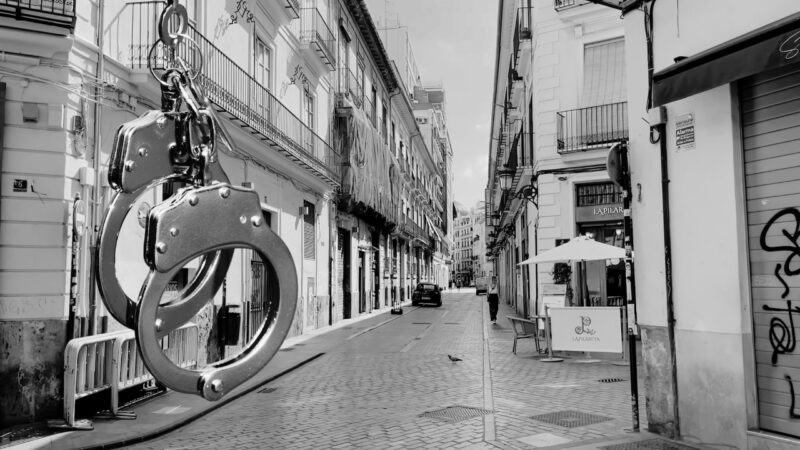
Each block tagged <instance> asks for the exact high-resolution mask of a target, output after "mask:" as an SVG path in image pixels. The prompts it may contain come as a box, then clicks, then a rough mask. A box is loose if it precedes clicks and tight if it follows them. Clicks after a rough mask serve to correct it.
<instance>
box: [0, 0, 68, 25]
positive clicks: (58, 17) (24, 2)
mask: <svg viewBox="0 0 800 450" xmlns="http://www.w3.org/2000/svg"><path fill="white" fill-rule="evenodd" d="M0 16H5V17H12V18H14V19H17V20H24V21H28V22H35V23H41V24H44V25H54V26H57V27H63V28H67V29H69V30H70V31H72V30H74V29H75V0H0Z"/></svg>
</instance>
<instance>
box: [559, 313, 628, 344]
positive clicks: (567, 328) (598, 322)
mask: <svg viewBox="0 0 800 450" xmlns="http://www.w3.org/2000/svg"><path fill="white" fill-rule="evenodd" d="M550 317H551V319H550V320H551V322H550V323H551V332H552V335H553V340H552V345H553V350H564V351H578V352H610V353H622V331H621V323H620V320H621V319H620V308H609V307H605V308H586V307H578V308H550Z"/></svg>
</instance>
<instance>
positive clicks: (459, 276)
mask: <svg viewBox="0 0 800 450" xmlns="http://www.w3.org/2000/svg"><path fill="white" fill-rule="evenodd" d="M454 230H455V231H454V234H455V238H454V239H455V249H454V250H453V282H454V283H455V284H456V285H457V286H459V287H465V286H469V285H470V284H471V283H472V282H473V281H474V273H473V259H472V252H473V246H472V243H473V241H474V229H473V223H472V214H470V213H469V212H468V211H463V212H462V211H459V212H458V216H457V217H456V220H455V228H454Z"/></svg>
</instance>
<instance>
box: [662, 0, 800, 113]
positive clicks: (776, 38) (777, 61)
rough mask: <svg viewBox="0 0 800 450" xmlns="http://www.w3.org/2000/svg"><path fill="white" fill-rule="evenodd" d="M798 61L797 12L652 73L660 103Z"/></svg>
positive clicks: (799, 28) (799, 34) (799, 18)
mask: <svg viewBox="0 0 800 450" xmlns="http://www.w3.org/2000/svg"><path fill="white" fill-rule="evenodd" d="M797 63H800V13H797V14H793V15H791V16H788V17H786V18H784V19H781V20H779V21H777V22H773V23H771V24H769V25H766V26H763V27H761V28H758V29H756V30H753V31H751V32H749V33H747V34H744V35H742V36H739V37H737V38H735V39H731V40H730V41H728V42H725V43H723V44H720V45H717V46H716V47H712V48H710V49H708V50H706V51H704V52H701V53H698V54H696V55H694V56H691V57H689V58H686V59H684V60H682V61H680V62H677V63H675V64H673V65H671V66H669V67H667V68H666V69H664V70H661V71H659V72H657V73H655V74H654V75H653V106H661V105H664V104H666V103H670V102H674V101H676V100H680V99H682V98H686V97H689V96H691V95H695V94H698V93H700V92H704V91H707V90H709V89H712V88H715V87H717V86H722V85H723V84H728V83H731V82H734V81H736V80H738V79H741V78H744V77H747V76H750V75H754V74H756V73H759V72H763V71H765V70H768V69H773V68H776V67H781V66H786V65H790V64H797Z"/></svg>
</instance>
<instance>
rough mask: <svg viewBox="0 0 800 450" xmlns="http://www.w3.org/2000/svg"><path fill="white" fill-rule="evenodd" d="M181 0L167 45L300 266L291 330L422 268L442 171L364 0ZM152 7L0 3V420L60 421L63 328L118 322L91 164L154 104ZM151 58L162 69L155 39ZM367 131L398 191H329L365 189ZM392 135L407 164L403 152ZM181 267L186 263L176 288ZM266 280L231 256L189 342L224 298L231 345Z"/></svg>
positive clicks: (132, 255)
mask: <svg viewBox="0 0 800 450" xmlns="http://www.w3.org/2000/svg"><path fill="white" fill-rule="evenodd" d="M181 3H183V4H185V5H186V6H187V9H188V14H189V29H188V34H189V35H190V37H191V38H192V40H193V41H194V43H195V44H196V45H197V49H192V48H184V49H179V53H180V54H182V55H183V56H184V57H185V58H186V59H187V61H188V62H189V64H190V65H191V66H192V67H199V64H200V61H199V58H200V57H201V56H202V59H203V62H202V70H201V71H200V73H199V74H198V76H197V79H196V80H195V82H196V83H197V84H198V86H199V87H200V88H201V89H202V91H203V92H204V93H205V94H206V95H207V96H208V97H209V99H210V101H211V102H212V103H213V105H214V108H215V109H216V110H217V111H218V115H219V116H220V117H221V118H222V120H223V121H224V123H225V124H226V126H227V129H228V130H230V132H231V134H232V137H233V140H234V147H235V149H234V152H233V153H228V152H224V151H221V152H220V155H221V156H220V158H221V164H222V166H223V168H224V170H225V171H226V173H227V174H228V176H229V177H230V181H231V184H233V185H236V186H240V185H245V186H247V187H250V188H252V189H254V190H255V191H256V192H257V193H258V196H259V198H260V201H261V206H262V209H263V210H264V216H265V219H266V221H267V223H268V225H269V226H270V227H271V228H272V229H273V231H275V232H276V233H277V234H278V235H279V236H280V237H281V239H282V240H283V241H284V242H285V243H286V245H287V246H288V248H289V249H290V252H291V254H292V257H293V260H294V261H293V262H294V265H295V267H296V268H297V277H298V279H297V282H298V287H299V291H298V298H297V309H296V315H295V319H294V321H293V324H292V329H291V331H290V335H298V334H302V333H304V332H307V331H309V330H313V329H316V328H321V327H325V326H328V325H330V324H333V323H335V322H337V321H340V320H343V319H346V318H351V317H355V316H357V315H359V314H367V313H369V312H370V311H373V310H375V309H380V308H385V307H388V306H389V305H390V304H391V303H392V301H395V302H401V301H403V300H405V299H409V298H410V289H411V287H412V286H413V284H414V283H415V282H418V281H421V280H432V279H433V278H434V277H435V274H436V273H437V271H436V270H434V253H435V252H436V249H441V248H446V242H445V240H444V238H442V237H441V236H443V234H444V228H443V226H444V225H443V223H442V221H441V220H435V219H436V218H437V217H440V215H439V214H434V211H435V210H436V208H437V207H438V208H439V209H443V208H444V205H441V204H440V205H438V206H437V205H435V204H434V203H435V202H441V203H443V202H444V197H445V196H444V193H443V191H442V190H441V186H439V185H437V184H436V183H435V180H436V177H437V176H438V173H437V172H436V171H437V170H438V169H439V168H438V167H436V166H435V165H434V164H433V162H432V161H430V162H427V163H426V162H425V161H424V160H423V159H421V158H422V156H423V155H426V154H427V155H430V154H431V153H430V150H428V149H427V148H426V147H425V143H424V142H423V141H422V139H420V138H419V133H418V130H417V129H416V122H415V119H414V113H413V110H412V107H411V104H410V101H409V100H408V99H407V98H406V99H405V100H402V99H403V97H401V96H398V95H395V96H391V94H392V93H393V92H395V91H396V90H397V86H396V83H395V75H394V72H393V69H392V66H391V65H390V64H389V60H388V58H387V57H386V55H385V52H384V51H383V49H382V44H381V43H380V39H378V36H377V34H376V33H375V30H374V26H373V24H372V22H371V20H370V18H369V14H368V12H367V11H366V7H365V6H364V5H363V3H362V2H359V1H355V0H352V1H351V0H341V1H338V0H318V1H313V2H312V1H302V2H299V1H297V0H275V1H263V2H262V1H249V0H242V1H238V2H234V3H232V4H228V3H221V2H220V3H217V2H201V1H184V2H181ZM163 6H164V4H162V3H157V2H125V1H122V0H109V1H104V2H72V1H67V2H61V3H58V4H55V3H54V4H52V5H50V6H48V5H46V4H43V5H35V6H30V5H29V6H23V5H20V6H18V7H16V10H15V11H14V14H10V15H8V16H2V15H0V42H2V43H3V45H2V49H3V53H2V55H3V57H2V58H0V60H2V62H0V73H2V82H0V89H1V92H2V94H3V95H2V96H0V102H2V107H0V112H2V113H3V114H2V116H0V117H1V118H2V120H0V124H2V125H1V126H2V127H1V128H0V135H2V143H3V144H2V146H1V147H0V156H2V159H0V161H2V162H3V164H2V166H0V175H1V176H2V178H1V179H2V185H1V186H0V343H2V346H3V348H5V349H7V352H6V354H5V356H4V357H3V358H1V359H0V376H2V378H3V379H4V380H14V381H13V382H10V383H4V384H3V387H2V388H0V405H2V407H1V408H0V422H1V423H2V424H3V425H7V424H13V423H19V422H27V421H35V420H42V419H46V418H54V417H58V416H60V415H61V414H60V410H61V406H62V401H61V398H60V395H61V389H62V387H61V385H62V380H63V371H64V362H63V349H64V345H65V343H66V342H67V341H68V340H69V339H71V338H73V337H77V336H84V335H91V334H97V333H102V332H105V331H109V330H115V329H119V328H121V327H122V326H121V325H120V324H118V323H116V322H115V321H114V320H113V318H111V317H110V316H109V314H108V312H107V311H106V310H105V308H104V306H103V302H102V300H101V298H100V297H99V295H98V292H97V289H96V285H95V280H94V277H93V273H92V270H91V268H92V264H93V254H94V246H95V242H96V234H97V230H98V228H99V226H100V224H101V221H102V219H103V216H104V215H105V212H106V208H107V207H108V205H109V203H110V201H111V199H112V198H113V196H114V191H113V189H112V188H111V187H110V186H109V184H108V182H107V167H108V163H109V155H110V152H111V147H112V144H113V140H114V135H115V132H116V130H117V128H118V127H119V126H120V125H121V124H123V123H125V122H128V121H131V120H133V119H135V118H137V117H138V116H140V115H141V114H142V113H144V112H146V111H148V110H151V109H158V108H160V106H161V92H160V85H159V83H158V81H157V80H156V79H155V78H154V77H153V76H152V75H151V74H150V70H149V69H148V54H149V51H150V48H151V46H152V45H153V44H155V42H156V41H157V38H158V36H157V31H156V30H157V27H156V24H157V20H158V17H159V14H160V13H161V11H162V9H163ZM4 11H5V10H4ZM195 50H196V51H195ZM153 55H155V57H153V58H152V59H151V60H150V61H149V62H150V64H151V66H153V67H154V68H155V71H156V72H157V73H160V69H161V67H162V65H163V58H162V57H163V55H164V52H163V51H162V50H159V49H156V50H155V51H154V53H153ZM151 56H152V55H151ZM355 96H358V97H359V98H358V99H357V100H355V99H354V97H355ZM401 100H402V102H405V104H402V102H401ZM356 101H357V103H358V104H354V102H356ZM348 114H349V116H348ZM344 117H350V118H353V117H354V118H355V119H352V120H351V121H350V122H349V125H351V126H353V127H355V126H356V125H353V124H357V127H358V128H359V132H360V134H359V138H360V141H359V142H360V143H359V144H353V142H352V141H347V140H346V139H345V138H347V137H348V135H347V134H346V133H343V129H342V128H341V127H347V126H348V125H347V124H344V122H345V120H344V119H343V118H344ZM392 123H394V124H396V128H397V130H395V129H394V128H395V127H394V126H391V124H392ZM390 127H391V129H390ZM415 133H416V135H415ZM390 136H391V138H390ZM414 139H416V140H418V141H419V142H415V143H412V140H414ZM390 140H391V142H390ZM365 141H369V145H371V146H372V148H373V149H375V150H377V151H376V152H371V153H370V154H372V155H376V154H377V155H379V158H378V159H380V161H378V160H376V159H373V160H371V161H369V163H370V164H372V165H371V166H370V168H372V169H374V170H376V171H383V172H382V173H385V178H384V180H386V181H388V180H393V181H396V183H393V186H394V188H395V189H396V190H395V191H391V189H390V188H388V187H387V189H386V190H385V191H379V190H375V191H374V192H373V196H372V197H370V198H366V197H362V198H359V199H358V201H356V202H351V200H352V198H346V197H345V194H346V193H347V192H348V191H346V190H345V189H346V188H352V187H353V186H361V188H362V189H361V191H359V192H364V189H363V188H364V186H363V185H364V184H365V183H369V182H370V178H368V177H366V176H364V173H362V172H359V170H360V169H363V168H364V167H365V166H364V164H365V163H366V162H367V161H365V160H364V159H363V155H364V153H363V151H362V150H363V149H364V148H365V147H364V145H366V144H365V143H364V142H365ZM412 145H413V147H414V149H413V150H414V153H413V154H412V153H411V150H412V148H411V147H412ZM404 146H407V147H408V152H407V153H408V156H409V157H411V156H413V157H414V158H416V159H417V161H418V165H417V167H416V172H413V173H412V166H411V165H410V164H409V165H406V166H404V165H403V164H402V163H401V162H400V160H401V157H400V155H401V154H402V152H401V151H400V150H399V149H401V148H405V147H404ZM359 155H360V156H359ZM429 157H430V156H429ZM354 168H355V169H354ZM176 187H177V186H173V185H164V186H158V187H157V188H155V189H151V190H150V191H148V192H146V193H144V194H143V195H142V196H141V197H140V198H139V199H138V200H137V202H136V204H135V205H134V206H133V208H132V209H131V211H134V210H135V211H137V212H138V213H140V214H145V215H146V212H147V210H148V209H149V207H151V206H153V205H155V204H157V203H160V202H161V201H163V200H164V199H165V198H167V197H168V196H169V195H170V194H171V192H173V191H174V189H175V188H176ZM401 199H402V200H404V201H405V202H403V201H401ZM401 205H406V206H407V207H405V208H404V207H402V206H401ZM129 216H130V217H129V218H128V219H126V222H125V224H124V225H123V228H122V229H121V232H120V235H121V238H120V241H119V245H118V250H117V275H118V278H119V281H120V284H121V286H122V287H123V289H124V290H125V292H126V293H127V294H128V295H129V296H130V297H132V298H136V295H137V293H138V290H139V287H140V284H141V279H142V277H143V275H144V274H145V273H146V271H147V270H148V269H147V266H146V265H144V262H143V261H141V258H140V257H139V255H140V254H141V248H142V238H143V233H144V231H143V228H142V226H140V224H139V223H138V221H137V217H136V214H129ZM196 269H197V268H196V267H194V266H192V265H191V264H190V265H188V266H187V267H186V268H185V273H182V276H181V277H180V278H179V279H177V280H175V286H174V289H175V290H176V291H177V290H179V289H181V288H182V287H183V286H184V285H186V283H187V282H188V280H191V279H192V276H193V274H194V273H195V271H196ZM438 272H441V269H439V271H438ZM271 280H272V272H271V266H270V265H269V264H265V263H264V262H263V261H261V260H260V258H258V257H257V256H254V255H253V252H252V251H246V250H245V251H237V253H236V254H235V255H234V259H233V261H232V263H231V267H230V269H229V271H228V275H227V278H226V282H225V289H221V290H220V291H219V292H218V293H217V295H216V297H215V299H214V301H213V302H211V304H209V305H207V307H206V308H205V309H204V310H203V311H201V313H200V314H198V316H197V317H196V318H195V321H196V322H198V323H199V325H200V327H201V336H200V339H201V341H202V342H206V341H208V336H209V335H211V334H212V333H213V330H214V327H215V326H216V324H215V320H214V319H213V318H214V317H215V316H216V312H217V311H218V310H219V308H220V307H221V305H223V304H225V305H237V306H238V307H239V310H240V311H241V314H242V318H241V334H244V336H245V337H244V340H247V339H248V338H249V336H251V335H252V332H253V331H254V330H255V328H257V326H258V323H257V321H258V319H259V318H260V317H261V315H260V314H262V313H261V310H260V305H262V304H263V303H264V302H265V301H267V300H268V299H269V298H270V296H272V295H275V289H274V283H272V284H271ZM241 343H243V341H242V342H240V344H241ZM217 347H218V346H216V345H208V346H206V348H204V349H202V351H201V353H203V355H202V357H203V359H205V360H209V361H211V360H216V359H218V358H220V357H222V356H224V355H225V353H226V352H229V351H232V350H235V348H225V347H224V346H223V347H220V348H217ZM26 380H39V381H37V382H35V383H31V382H28V381H26Z"/></svg>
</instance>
